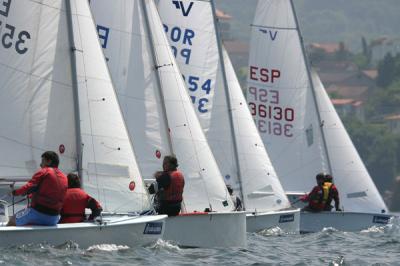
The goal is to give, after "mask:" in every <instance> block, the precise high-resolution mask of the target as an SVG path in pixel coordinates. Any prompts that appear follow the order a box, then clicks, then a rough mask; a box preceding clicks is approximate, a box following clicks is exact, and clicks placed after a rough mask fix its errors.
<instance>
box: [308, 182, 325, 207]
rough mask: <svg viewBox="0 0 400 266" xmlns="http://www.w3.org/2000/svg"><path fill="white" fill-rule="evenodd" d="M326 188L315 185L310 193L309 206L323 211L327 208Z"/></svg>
mask: <svg viewBox="0 0 400 266" xmlns="http://www.w3.org/2000/svg"><path fill="white" fill-rule="evenodd" d="M323 198H324V189H323V188H322V187H320V186H315V187H314V188H313V190H312V191H311V193H310V195H309V206H310V207H311V208H312V209H314V210H316V211H322V210H324V208H325V202H324V201H323Z"/></svg>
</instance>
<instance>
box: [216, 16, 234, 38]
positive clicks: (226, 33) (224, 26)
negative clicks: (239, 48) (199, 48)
mask: <svg viewBox="0 0 400 266" xmlns="http://www.w3.org/2000/svg"><path fill="white" fill-rule="evenodd" d="M215 15H216V16H217V19H218V26H219V30H220V33H221V38H222V39H223V40H232V35H231V24H230V20H231V19H232V16H231V15H229V14H227V13H225V12H223V11H222V10H220V9H217V10H215Z"/></svg>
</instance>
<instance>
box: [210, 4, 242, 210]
mask: <svg viewBox="0 0 400 266" xmlns="http://www.w3.org/2000/svg"><path fill="white" fill-rule="evenodd" d="M210 8H211V14H212V18H213V24H214V25H213V26H214V33H215V37H216V41H217V49H218V55H219V60H218V65H219V66H220V68H221V73H222V81H223V89H224V92H225V100H226V104H227V109H228V110H227V111H228V118H229V127H230V136H231V140H232V144H233V152H234V158H235V164H236V174H237V177H238V181H239V191H240V196H241V198H242V199H243V209H246V204H247V203H246V201H245V197H244V196H245V195H244V192H243V185H244V183H243V182H242V172H241V164H240V160H239V149H238V143H237V139H236V131H235V124H234V122H235V121H234V117H233V112H232V109H233V108H232V102H231V99H232V96H231V94H230V91H229V84H228V79H227V72H226V68H225V62H224V51H223V47H222V41H221V35H220V34H221V33H220V27H219V21H218V19H217V17H216V15H215V12H216V7H215V2H214V1H213V0H211V1H210Z"/></svg>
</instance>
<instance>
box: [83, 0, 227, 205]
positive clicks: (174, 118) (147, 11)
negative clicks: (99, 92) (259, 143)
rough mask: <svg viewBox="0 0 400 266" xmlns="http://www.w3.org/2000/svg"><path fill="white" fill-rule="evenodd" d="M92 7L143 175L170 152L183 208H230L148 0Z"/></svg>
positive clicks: (101, 1) (158, 165) (99, 3)
mask: <svg viewBox="0 0 400 266" xmlns="http://www.w3.org/2000/svg"><path fill="white" fill-rule="evenodd" d="M91 8H92V12H93V14H94V16H95V19H96V23H97V24H98V30H99V35H100V40H102V43H103V48H105V49H104V52H105V55H106V57H107V58H108V64H109V67H110V70H111V73H112V77H113V80H114V81H115V84H116V89H117V93H118V97H119V100H120V102H121V106H122V109H123V112H124V116H125V119H126V123H127V125H128V129H129V133H130V136H131V139H132V141H133V145H134V147H135V150H137V151H138V152H137V158H138V162H139V165H140V167H141V170H142V171H143V173H144V176H145V177H146V178H152V175H153V174H154V172H155V171H157V170H160V168H161V164H162V158H163V156H165V155H168V154H170V153H174V154H175V155H176V156H177V158H178V162H179V168H180V169H181V170H182V172H183V173H184V175H185V180H186V184H185V189H184V195H183V196H184V202H185V208H186V211H203V210H204V209H205V208H210V207H211V208H212V209H213V210H215V211H224V210H231V209H232V202H231V200H230V198H229V195H228V193H227V191H226V188H225V185H224V182H223V179H222V176H221V174H220V172H219V170H218V166H217V164H216V162H215V159H214V157H213V155H212V153H211V150H210V148H209V146H208V144H207V141H206V139H205V136H204V134H203V132H202V130H201V127H200V124H199V121H198V119H197V117H196V114H195V112H194V110H193V107H192V104H191V101H190V98H189V97H188V94H187V92H186V89H185V86H184V83H183V80H182V77H181V75H180V73H179V71H178V69H177V66H176V63H175V60H174V57H173V55H172V52H171V50H170V47H169V45H168V42H167V39H166V37H165V34H164V31H163V27H162V24H161V21H160V19H159V16H158V14H157V10H156V7H155V5H154V3H153V1H149V0H145V1H142V0H135V1H127V0H119V1H113V2H112V3H110V1H105V0H97V1H93V2H92V3H91ZM147 23H148V24H147ZM106 34H107V37H106ZM153 56H154V58H155V59H154V60H153ZM154 62H156V63H154Z"/></svg>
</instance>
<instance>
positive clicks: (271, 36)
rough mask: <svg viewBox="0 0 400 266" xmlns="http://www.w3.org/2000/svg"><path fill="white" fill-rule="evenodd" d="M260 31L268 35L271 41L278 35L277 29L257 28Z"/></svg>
mask: <svg viewBox="0 0 400 266" xmlns="http://www.w3.org/2000/svg"><path fill="white" fill-rule="evenodd" d="M259 31H260V32H262V33H264V34H267V35H269V37H270V38H271V40H272V41H275V39H276V36H277V35H278V31H277V30H276V31H274V32H272V31H271V30H266V29H259Z"/></svg>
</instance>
